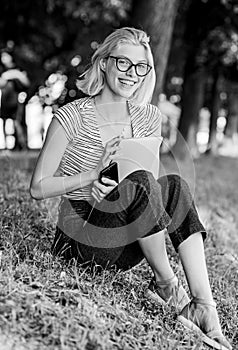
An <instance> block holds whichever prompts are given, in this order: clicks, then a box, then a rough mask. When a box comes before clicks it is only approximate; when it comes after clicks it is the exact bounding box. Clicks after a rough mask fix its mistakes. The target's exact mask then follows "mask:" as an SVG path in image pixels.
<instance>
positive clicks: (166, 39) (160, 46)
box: [131, 0, 179, 105]
mask: <svg viewBox="0 0 238 350" xmlns="http://www.w3.org/2000/svg"><path fill="white" fill-rule="evenodd" d="M178 4H179V0H169V1H168V0H134V2H133V6H132V11H131V23H132V24H133V25H134V26H135V27H137V28H141V29H143V30H145V31H146V32H147V33H148V35H149V36H150V38H151V47H152V51H153V54H154V62H155V72H156V78H157V80H156V86H155V90H154V94H153V99H152V103H154V104H155V105H157V104H158V102H159V94H160V93H161V92H162V91H163V83H164V79H165V73H166V67H167V62H168V56H169V51H170V46H171V39H172V33H173V28H174V21H175V17H176V14H177V9H178Z"/></svg>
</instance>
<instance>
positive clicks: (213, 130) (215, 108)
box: [206, 67, 221, 155]
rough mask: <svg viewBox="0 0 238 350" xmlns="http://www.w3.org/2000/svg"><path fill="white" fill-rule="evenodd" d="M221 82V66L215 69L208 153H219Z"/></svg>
mask: <svg viewBox="0 0 238 350" xmlns="http://www.w3.org/2000/svg"><path fill="white" fill-rule="evenodd" d="M220 83H221V76H220V72H219V68H218V67H216V68H215V69H214V71H213V84H212V91H211V110H210V112H211V116H210V125H209V140H208V147H207V151H206V153H212V154H214V155H215V154H217V147H218V145H217V139H216V135H217V118H218V112H219V107H220Z"/></svg>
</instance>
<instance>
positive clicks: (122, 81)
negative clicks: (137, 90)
mask: <svg viewBox="0 0 238 350" xmlns="http://www.w3.org/2000/svg"><path fill="white" fill-rule="evenodd" d="M120 82H121V83H122V84H126V85H129V86H133V85H134V84H135V82H134V81H131V80H124V79H120Z"/></svg>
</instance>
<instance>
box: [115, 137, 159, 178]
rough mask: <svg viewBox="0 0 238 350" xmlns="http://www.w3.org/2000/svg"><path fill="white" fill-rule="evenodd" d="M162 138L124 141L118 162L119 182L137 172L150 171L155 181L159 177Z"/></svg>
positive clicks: (121, 143)
mask: <svg viewBox="0 0 238 350" xmlns="http://www.w3.org/2000/svg"><path fill="white" fill-rule="evenodd" d="M162 140H163V138H162V137H154V136H152V137H140V138H130V139H122V140H121V142H120V147H121V149H120V151H119V155H118V158H117V159H116V162H117V163H118V175H119V181H121V180H123V179H124V178H125V177H126V176H127V175H129V174H130V173H132V172H134V171H136V170H141V169H142V170H147V171H150V172H151V173H152V174H153V176H154V177H155V179H157V178H158V176H159V149H160V145H161V143H162Z"/></svg>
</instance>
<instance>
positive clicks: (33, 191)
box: [29, 186, 43, 200]
mask: <svg viewBox="0 0 238 350" xmlns="http://www.w3.org/2000/svg"><path fill="white" fill-rule="evenodd" d="M29 192H30V195H31V198H33V199H36V200H40V199H43V195H42V192H41V191H40V190H39V189H37V188H35V186H30V188H29Z"/></svg>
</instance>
